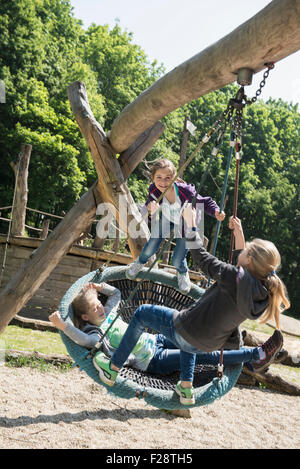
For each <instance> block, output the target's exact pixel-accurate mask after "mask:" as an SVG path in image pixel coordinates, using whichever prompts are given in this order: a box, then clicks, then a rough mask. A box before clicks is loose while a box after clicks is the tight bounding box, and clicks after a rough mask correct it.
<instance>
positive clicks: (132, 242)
mask: <svg viewBox="0 0 300 469" xmlns="http://www.w3.org/2000/svg"><path fill="white" fill-rule="evenodd" d="M68 96H69V100H70V104H71V108H72V110H73V113H74V115H75V118H76V121H77V123H78V126H79V128H80V130H81V133H82V135H83V137H84V138H85V140H86V142H87V145H88V147H89V150H90V152H91V155H92V157H93V160H94V163H95V167H96V171H97V174H98V189H99V192H100V194H101V197H102V199H103V202H104V203H105V204H107V207H108V208H109V210H110V211H114V212H115V213H114V216H115V217H116V219H117V222H118V224H119V225H120V227H121V229H122V230H123V231H125V232H126V233H128V235H129V239H128V245H129V248H130V251H131V254H132V256H133V257H134V258H136V257H137V256H138V255H139V254H140V252H141V250H142V249H143V246H144V245H145V244H146V242H147V240H148V238H149V230H148V227H147V224H146V223H145V222H142V223H140V229H139V232H138V233H137V230H136V226H137V224H138V222H139V221H141V215H140V213H139V211H138V208H137V206H136V205H135V202H134V200H133V198H132V196H131V193H130V191H129V189H128V187H127V184H126V183H125V178H124V175H123V172H122V169H121V166H120V163H119V162H118V160H117V158H116V156H115V154H114V152H113V150H112V149H111V147H110V145H109V142H108V139H107V137H106V135H105V133H104V131H103V129H102V127H101V126H100V124H99V123H98V122H97V121H96V120H95V118H94V116H93V113H92V111H91V109H90V106H89V103H88V98H87V93H86V88H85V85H84V83H82V82H79V81H77V82H75V83H72V84H71V85H70V86H69V87H68Z"/></svg>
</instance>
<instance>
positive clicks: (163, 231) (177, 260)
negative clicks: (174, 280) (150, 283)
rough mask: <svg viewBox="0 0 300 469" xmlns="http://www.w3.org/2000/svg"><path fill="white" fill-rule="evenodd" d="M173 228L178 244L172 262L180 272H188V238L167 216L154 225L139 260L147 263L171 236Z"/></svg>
mask: <svg viewBox="0 0 300 469" xmlns="http://www.w3.org/2000/svg"><path fill="white" fill-rule="evenodd" d="M173 229H174V241H176V245H175V248H174V251H173V254H172V264H173V265H174V267H176V269H177V271H178V272H179V273H180V274H184V273H185V272H187V270H188V266H187V262H186V255H187V253H188V249H187V246H186V240H185V238H182V237H180V235H179V231H178V225H174V224H173V223H171V222H170V221H169V220H167V219H166V218H165V217H161V219H160V220H159V221H158V222H157V223H156V224H155V225H154V227H153V230H152V233H151V237H150V239H149V241H148V242H147V243H146V244H145V246H144V248H143V250H142V252H141V253H140V255H139V258H138V261H139V262H140V263H141V264H146V262H147V261H148V260H149V259H150V257H151V256H153V255H154V254H155V253H156V252H157V251H158V250H159V247H160V245H161V243H162V241H163V240H164V239H165V238H167V237H169V236H170V230H173ZM176 236H177V237H176Z"/></svg>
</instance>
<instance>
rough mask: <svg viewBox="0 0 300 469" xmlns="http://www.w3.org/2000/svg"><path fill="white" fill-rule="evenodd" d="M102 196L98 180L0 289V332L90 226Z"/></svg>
mask: <svg viewBox="0 0 300 469" xmlns="http://www.w3.org/2000/svg"><path fill="white" fill-rule="evenodd" d="M100 202H101V197H100V196H99V192H98V190H97V187H96V183H95V184H94V185H93V186H92V187H91V189H89V191H88V192H86V193H85V194H84V195H83V196H82V197H81V199H80V200H79V201H78V202H77V203H76V205H74V207H73V208H72V209H71V210H70V211H69V212H68V213H67V215H66V216H65V217H64V218H63V220H62V221H61V222H60V223H59V225H58V226H57V227H56V228H55V229H54V230H53V231H52V233H51V234H50V235H49V236H48V238H47V239H46V240H45V241H44V242H43V243H42V245H41V246H40V247H39V248H38V249H37V250H36V251H34V253H33V254H32V255H31V256H30V258H29V260H28V261H27V262H25V263H24V264H23V265H22V266H21V268H20V269H19V270H18V271H17V273H16V274H15V275H14V277H13V278H12V279H11V280H10V282H9V283H8V284H7V285H6V286H5V287H4V288H3V290H1V292H0V334H1V333H2V332H3V331H4V329H5V327H6V326H7V324H8V323H9V322H10V320H11V319H12V318H13V317H14V316H15V315H16V314H17V313H18V312H19V311H20V310H21V309H22V307H23V306H24V305H25V304H26V303H27V301H28V300H29V299H30V298H31V297H32V296H33V295H34V294H35V292H36V291H37V290H38V289H39V287H40V286H41V284H42V283H43V282H44V281H45V280H46V278H47V277H48V275H49V274H50V273H51V272H52V270H53V269H54V268H55V266H56V265H57V264H58V262H59V261H60V260H61V259H62V257H63V256H64V255H65V254H66V253H67V252H68V251H69V249H70V248H71V246H72V244H73V243H74V241H75V240H76V239H77V238H78V237H79V236H80V234H81V233H82V232H83V231H85V230H86V229H87V227H89V226H90V224H91V223H92V221H93V218H94V217H95V214H96V208H97V204H98V203H100Z"/></svg>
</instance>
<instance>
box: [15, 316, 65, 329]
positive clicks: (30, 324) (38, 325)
mask: <svg viewBox="0 0 300 469" xmlns="http://www.w3.org/2000/svg"><path fill="white" fill-rule="evenodd" d="M9 325H10V326H19V327H24V329H33V330H37V331H48V332H58V329H57V328H56V327H55V326H53V324H52V323H51V322H50V321H41V320H38V319H31V318H25V317H23V316H19V315H18V314H17V315H16V316H15V317H14V318H13V319H12V320H11V322H10V323H9Z"/></svg>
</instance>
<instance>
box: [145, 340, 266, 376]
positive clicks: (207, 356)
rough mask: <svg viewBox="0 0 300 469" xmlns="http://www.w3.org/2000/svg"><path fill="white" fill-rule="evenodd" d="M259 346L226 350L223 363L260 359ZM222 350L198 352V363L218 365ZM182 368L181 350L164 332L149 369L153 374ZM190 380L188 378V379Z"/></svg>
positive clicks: (167, 372)
mask: <svg viewBox="0 0 300 469" xmlns="http://www.w3.org/2000/svg"><path fill="white" fill-rule="evenodd" d="M257 349H258V347H252V348H248V347H241V348H240V349H239V350H224V352H223V364H224V366H226V365H236V364H238V363H247V362H251V361H255V360H259V355H258V350H257ZM219 361H220V352H219V351H218V350H216V351H214V352H198V353H197V354H196V365H218V363H219ZM179 370H180V350H179V349H178V348H177V347H176V345H174V344H173V342H171V341H170V340H168V339H167V338H166V337H165V336H163V335H162V334H158V335H157V338H156V349H155V353H154V356H153V358H152V360H151V362H150V363H149V365H148V368H147V371H148V372H149V373H153V374H159V375H167V374H170V373H174V372H175V371H179ZM187 381H188V380H187Z"/></svg>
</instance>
